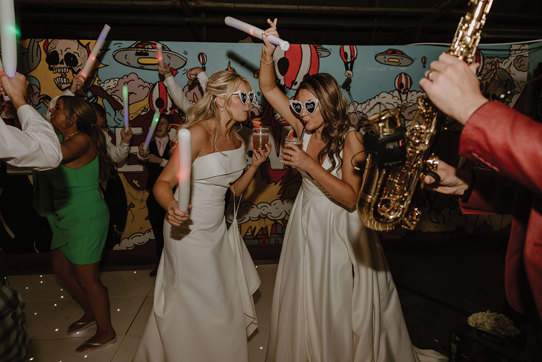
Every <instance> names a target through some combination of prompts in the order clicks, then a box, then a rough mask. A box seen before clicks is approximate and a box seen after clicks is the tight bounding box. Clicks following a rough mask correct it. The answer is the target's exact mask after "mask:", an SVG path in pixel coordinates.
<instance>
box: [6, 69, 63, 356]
mask: <svg viewBox="0 0 542 362" xmlns="http://www.w3.org/2000/svg"><path fill="white" fill-rule="evenodd" d="M27 86H28V82H27V81H26V77H25V76H24V75H22V74H20V73H16V74H15V77H13V78H9V77H8V76H7V75H5V74H3V72H0V94H2V95H7V96H8V97H9V99H10V102H11V103H12V105H13V107H14V108H15V109H16V111H17V117H18V118H19V121H20V124H21V129H18V128H16V127H13V126H9V125H6V124H5V123H4V121H3V120H2V119H1V118H0V163H4V162H7V163H8V164H10V165H12V166H17V167H29V168H35V169H39V170H48V169H52V168H55V167H57V166H58V165H59V164H60V162H61V161H62V152H61V149H60V143H59V142H58V137H57V136H56V134H55V132H54V130H53V127H52V126H51V124H50V123H49V122H47V121H46V120H45V119H44V118H43V117H42V116H41V115H40V114H39V113H38V112H37V111H36V110H35V109H34V108H32V106H30V105H29V104H28V103H27V101H26V99H25V95H26V89H27ZM0 97H1V96H0ZM8 107H11V106H8ZM2 166H5V165H0V169H1V168H2ZM1 190H2V185H1V184H0V192H1ZM3 269H4V268H3V267H0V335H1V336H2V340H1V341H0V360H1V361H24V360H25V359H26V356H27V334H26V330H25V324H26V318H25V315H24V311H23V309H24V302H23V300H22V298H21V296H20V294H19V293H18V292H17V291H16V290H15V289H13V288H11V286H10V285H9V283H8V280H7V278H6V277H5V275H2V274H3V273H4V270H3Z"/></svg>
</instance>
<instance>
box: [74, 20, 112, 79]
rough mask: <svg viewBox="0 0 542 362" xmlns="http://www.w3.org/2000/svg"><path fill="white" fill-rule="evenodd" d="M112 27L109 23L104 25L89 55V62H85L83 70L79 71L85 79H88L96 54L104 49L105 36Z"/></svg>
mask: <svg viewBox="0 0 542 362" xmlns="http://www.w3.org/2000/svg"><path fill="white" fill-rule="evenodd" d="M110 29H111V27H110V26H109V25H107V24H105V25H104V27H103V29H102V32H101V33H100V36H99V37H98V39H97V40H96V44H94V48H92V52H91V53H90V55H89V56H88V59H87V62H86V63H85V66H84V67H83V70H82V71H80V72H79V75H80V76H81V77H83V79H87V77H88V72H89V71H90V68H92V66H93V65H94V62H95V61H96V56H97V55H98V52H99V51H100V49H102V46H103V44H104V41H105V38H106V37H107V34H108V33H109V30H110Z"/></svg>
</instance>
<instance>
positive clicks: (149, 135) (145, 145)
mask: <svg viewBox="0 0 542 362" xmlns="http://www.w3.org/2000/svg"><path fill="white" fill-rule="evenodd" d="M159 119H160V112H159V111H156V112H154V116H153V117H152V122H151V127H150V128H149V133H147V137H146V138H145V142H144V143H143V148H145V149H146V150H148V149H149V143H151V138H152V135H153V134H154V130H155V129H156V125H157V124H158V120H159Z"/></svg>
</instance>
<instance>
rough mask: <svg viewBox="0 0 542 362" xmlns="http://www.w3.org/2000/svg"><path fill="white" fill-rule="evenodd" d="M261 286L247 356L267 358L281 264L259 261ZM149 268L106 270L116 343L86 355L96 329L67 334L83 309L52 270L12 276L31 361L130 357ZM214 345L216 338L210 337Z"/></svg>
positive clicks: (150, 281) (146, 308)
mask: <svg viewBox="0 0 542 362" xmlns="http://www.w3.org/2000/svg"><path fill="white" fill-rule="evenodd" d="M257 267H258V272H259V274H260V279H261V281H262V285H261V287H260V291H259V292H258V294H257V296H256V300H257V301H256V310H257V313H258V319H259V322H260V324H259V330H258V332H257V334H255V335H253V336H252V338H251V339H250V342H249V360H250V361H251V362H252V361H253V362H259V361H264V359H265V351H266V348H267V335H268V333H269V317H270V315H271V299H272V293H273V284H274V281H275V273H276V270H277V264H263V265H258V266H257ZM149 272H150V269H139V270H126V271H106V272H103V273H102V274H101V275H102V281H103V283H104V285H105V286H106V287H107V289H108V291H109V297H110V300H111V319H112V322H113V327H114V328H115V330H116V332H117V343H116V344H114V345H110V346H107V347H105V348H103V349H102V350H100V351H95V352H91V353H88V354H80V353H77V352H75V348H77V346H79V345H80V344H81V343H83V342H84V341H86V340H87V339H88V338H89V337H91V336H92V335H93V334H94V333H95V331H96V327H95V326H93V327H89V328H88V329H86V330H84V331H81V332H79V334H77V335H74V336H68V335H67V334H66V329H67V328H68V326H69V325H70V323H72V322H73V321H75V320H77V319H78V318H79V317H81V315H82V310H81V308H80V307H79V306H78V305H77V303H76V302H75V301H74V300H73V299H72V298H71V297H70V295H69V294H68V293H66V291H65V290H63V289H62V287H61V286H60V285H59V284H58V283H57V281H56V280H55V277H54V275H52V274H32V275H12V276H9V277H8V280H9V282H10V284H11V286H12V287H13V288H15V289H16V290H17V291H18V292H19V293H21V295H22V297H23V300H24V301H25V303H26V308H25V313H26V319H27V325H26V330H27V333H28V339H29V343H28V350H29V360H30V361H39V362H59V361H62V362H75V361H97V362H105V361H112V362H124V361H126V362H129V361H132V359H133V357H134V355H135V352H136V349H137V346H138V345H139V340H140V339H141V335H142V334H143V329H144V328H145V325H146V323H147V318H148V317H149V313H150V312H151V309H152V303H153V291H154V280H155V278H154V277H150V276H149ZM209 343H210V346H209V348H212V341H209Z"/></svg>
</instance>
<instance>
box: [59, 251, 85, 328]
mask: <svg viewBox="0 0 542 362" xmlns="http://www.w3.org/2000/svg"><path fill="white" fill-rule="evenodd" d="M51 260H52V264H53V272H54V273H55V275H56V276H57V277H58V278H59V279H60V280H61V282H62V284H63V286H64V287H65V288H66V290H67V291H68V293H70V295H71V296H72V297H73V298H74V299H75V300H76V301H77V303H79V305H80V306H81V308H83V312H84V313H85V314H84V315H83V316H82V317H81V318H80V319H79V320H77V321H76V322H74V323H72V325H70V327H69V328H68V333H72V332H74V331H76V330H77V329H79V328H81V327H84V325H85V324H86V322H89V321H92V320H94V315H93V313H92V309H91V308H90V304H89V300H88V298H87V296H86V293H85V292H84V291H83V289H81V286H80V285H79V282H78V280H77V279H76V277H75V274H74V271H73V268H72V266H73V264H72V263H71V262H70V261H69V260H68V258H66V256H65V255H64V254H63V253H62V251H61V250H60V249H53V250H52V251H51Z"/></svg>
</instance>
